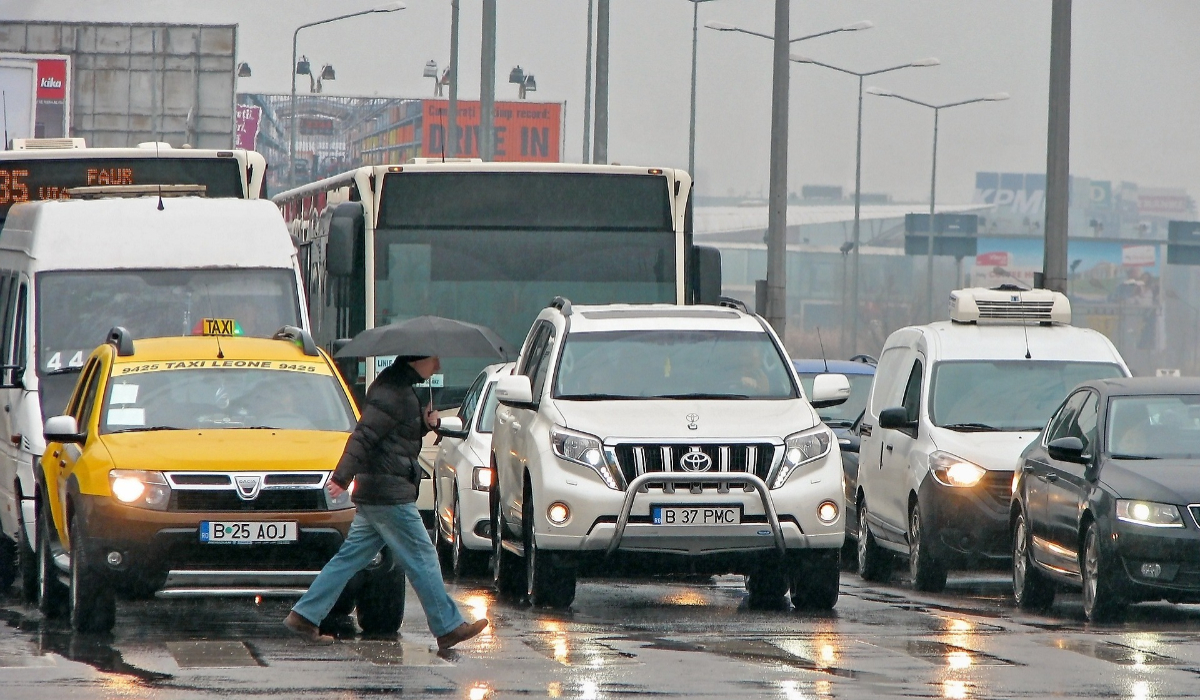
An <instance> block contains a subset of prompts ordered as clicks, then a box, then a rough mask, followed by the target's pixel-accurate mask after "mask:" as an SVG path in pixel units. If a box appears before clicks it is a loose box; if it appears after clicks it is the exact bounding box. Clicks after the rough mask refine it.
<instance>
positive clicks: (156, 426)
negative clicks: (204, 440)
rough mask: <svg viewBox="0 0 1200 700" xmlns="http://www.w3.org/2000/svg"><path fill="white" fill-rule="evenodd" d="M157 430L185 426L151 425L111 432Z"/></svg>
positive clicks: (147, 431) (146, 431)
mask: <svg viewBox="0 0 1200 700" xmlns="http://www.w3.org/2000/svg"><path fill="white" fill-rule="evenodd" d="M157 430H184V428H176V427H175V426H173V425H150V426H145V427H142V428H121V429H120V430H111V431H109V432H110V433H152V432H155V431H157Z"/></svg>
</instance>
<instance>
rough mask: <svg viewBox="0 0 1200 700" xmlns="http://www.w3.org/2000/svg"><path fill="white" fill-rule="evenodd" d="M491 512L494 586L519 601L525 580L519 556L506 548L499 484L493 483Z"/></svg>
mask: <svg viewBox="0 0 1200 700" xmlns="http://www.w3.org/2000/svg"><path fill="white" fill-rule="evenodd" d="M491 512H492V586H493V587H494V588H495V589H496V592H497V593H499V594H500V597H501V598H504V599H506V600H509V601H511V602H519V601H520V600H521V598H523V597H524V593H525V591H524V587H523V586H522V585H521V584H522V582H523V581H524V578H523V575H522V570H521V562H519V561H517V557H516V556H515V555H514V554H513V553H512V552H510V551H508V550H507V549H505V548H504V544H503V540H502V538H503V533H502V532H501V531H502V530H503V528H504V525H503V524H502V522H503V519H502V518H501V517H500V489H499V484H497V483H495V482H493V483H492V496H491Z"/></svg>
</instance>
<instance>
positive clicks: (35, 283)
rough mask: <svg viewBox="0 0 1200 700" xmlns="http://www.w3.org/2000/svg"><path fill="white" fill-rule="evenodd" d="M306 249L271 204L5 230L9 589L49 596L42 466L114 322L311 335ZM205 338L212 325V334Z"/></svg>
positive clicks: (147, 331)
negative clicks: (41, 530) (46, 424)
mask: <svg viewBox="0 0 1200 700" xmlns="http://www.w3.org/2000/svg"><path fill="white" fill-rule="evenodd" d="M299 269H300V268H299V266H298V265H297V260H296V252H295V247H294V246H293V244H292V239H291V236H290V235H289V233H288V230H287V227H286V226H285V225H284V223H283V217H282V216H281V215H280V213H279V209H278V207H276V206H275V205H274V204H272V203H271V202H269V201H267V200H240V199H201V198H195V197H180V198H171V197H167V198H163V199H160V198H159V197H157V196H152V197H135V198H129V199H94V200H53V201H40V202H32V203H24V204H17V205H14V206H13V207H12V209H11V210H10V211H9V214H8V218H7V220H6V221H5V224H4V229H3V231H2V232H0V400H2V401H3V405H4V411H3V412H0V436H2V439H0V444H2V448H0V584H3V586H0V589H2V588H4V587H7V585H8V584H9V583H11V582H12V580H13V579H14V578H15V577H16V576H17V575H18V574H19V575H20V576H21V578H22V581H23V584H24V590H25V594H26V596H27V597H29V596H31V595H33V594H34V593H36V586H35V585H34V584H35V583H36V566H34V561H33V551H34V550H33V546H34V528H33V523H34V492H35V490H34V485H33V469H32V467H33V464H34V462H35V461H36V460H37V459H38V458H39V457H40V456H41V454H42V451H43V449H44V448H45V441H44V440H43V438H42V423H43V421H44V419H45V418H46V417H49V416H55V415H58V414H60V413H62V412H63V409H64V408H65V406H66V403H67V399H68V397H69V396H70V393H71V390H72V388H73V387H74V386H75V380H76V379H77V378H78V374H79V371H80V369H81V368H82V367H83V364H84V361H85V360H86V359H87V357H88V355H89V354H90V353H91V351H92V349H93V348H95V347H96V346H97V345H100V344H101V343H102V342H103V341H104V339H105V337H106V336H107V334H108V331H109V330H110V329H111V328H112V327H113V326H124V327H125V328H126V329H127V330H128V331H129V332H130V333H132V334H133V335H134V336H135V337H139V338H148V337H155V336H179V335H189V334H191V333H193V332H195V330H196V329H197V328H198V327H200V326H202V324H203V319H205V318H219V319H232V320H234V321H235V322H236V324H237V326H238V330H239V331H240V332H241V333H242V334H245V335H250V336H263V337H270V336H271V335H272V334H273V333H274V332H275V331H277V330H278V329H279V328H280V327H282V326H285V325H292V326H300V327H302V328H305V329H307V328H308V327H309V324H308V312H307V310H306V305H305V304H304V303H303V302H304V292H303V289H304V287H303V282H302V279H301V277H300V272H299ZM201 330H202V329H201Z"/></svg>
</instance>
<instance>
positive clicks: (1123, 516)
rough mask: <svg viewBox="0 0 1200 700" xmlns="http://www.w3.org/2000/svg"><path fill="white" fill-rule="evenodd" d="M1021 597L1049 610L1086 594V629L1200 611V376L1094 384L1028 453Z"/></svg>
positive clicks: (1020, 540)
mask: <svg viewBox="0 0 1200 700" xmlns="http://www.w3.org/2000/svg"><path fill="white" fill-rule="evenodd" d="M1017 466H1018V471H1017V474H1016V476H1015V477H1014V483H1013V500H1012V510H1011V514H1012V515H1011V523H1012V543H1013V592H1014V594H1015V596H1016V600H1017V604H1018V605H1019V606H1021V607H1022V608H1025V609H1045V608H1048V607H1049V606H1050V604H1051V603H1052V602H1053V601H1054V594H1055V589H1056V587H1057V586H1058V585H1060V584H1065V585H1069V586H1082V587H1083V607H1084V612H1085V613H1086V614H1087V617H1088V620H1091V621H1095V622H1100V621H1104V620H1111V619H1113V618H1116V617H1119V616H1120V615H1121V613H1122V612H1123V611H1124V609H1125V607H1126V606H1127V605H1129V604H1130V603H1135V602H1139V601H1145V600H1163V599H1165V600H1168V601H1172V602H1200V379H1179V378H1168V377H1161V378H1141V379H1103V380H1096V381H1091V382H1085V383H1083V384H1081V385H1079V386H1078V387H1076V389H1075V391H1074V392H1072V393H1071V394H1070V395H1069V396H1068V397H1067V399H1066V400H1065V401H1064V402H1063V403H1062V405H1060V406H1059V408H1058V409H1057V410H1056V411H1055V413H1054V415H1053V416H1052V417H1051V418H1050V422H1049V423H1047V425H1046V427H1045V429H1043V430H1042V433H1041V435H1039V436H1038V438H1037V439H1036V440H1034V441H1033V442H1032V443H1030V445H1029V447H1028V448H1026V449H1025V451H1024V453H1022V455H1021V461H1020V463H1019V464H1018V465H1017Z"/></svg>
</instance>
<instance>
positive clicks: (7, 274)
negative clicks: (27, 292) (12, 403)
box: [0, 270, 17, 385]
mask: <svg viewBox="0 0 1200 700" xmlns="http://www.w3.org/2000/svg"><path fill="white" fill-rule="evenodd" d="M16 281H17V276H16V273H15V272H12V271H9V270H3V271H0V305H2V307H0V324H2V325H0V343H3V356H2V357H0V364H4V365H12V364H15V363H14V362H13V361H12V357H13V355H14V354H15V353H14V350H15V348H14V347H13V312H14V310H15V309H14V306H15V304H16V296H17V295H16V291H17V290H16V286H17V285H16ZM12 374H13V373H12V372H11V371H10V370H9V369H5V370H4V371H3V372H0V380H2V383H4V384H6V385H11V384H12V383H13V377H12Z"/></svg>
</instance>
